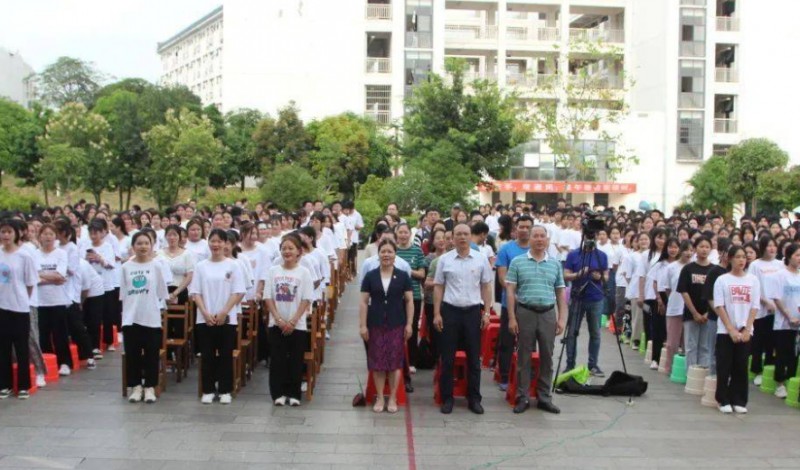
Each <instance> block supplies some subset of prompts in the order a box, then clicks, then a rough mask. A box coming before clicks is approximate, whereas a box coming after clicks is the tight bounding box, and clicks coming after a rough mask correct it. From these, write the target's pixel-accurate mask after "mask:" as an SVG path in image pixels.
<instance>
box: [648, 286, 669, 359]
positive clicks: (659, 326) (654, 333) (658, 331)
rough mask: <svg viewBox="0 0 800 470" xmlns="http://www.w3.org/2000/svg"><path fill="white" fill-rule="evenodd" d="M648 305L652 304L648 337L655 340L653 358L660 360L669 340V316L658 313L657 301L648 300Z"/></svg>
mask: <svg viewBox="0 0 800 470" xmlns="http://www.w3.org/2000/svg"><path fill="white" fill-rule="evenodd" d="M647 305H649V306H650V314H649V317H650V331H649V332H648V333H647V339H648V340H651V341H653V360H654V361H656V362H660V361H661V348H662V347H664V341H666V340H667V317H666V316H665V315H660V314H659V313H658V302H657V301H655V300H648V301H647ZM665 305H666V304H665ZM645 315H647V314H645ZM645 318H647V316H645ZM646 346H647V345H645V347H646Z"/></svg>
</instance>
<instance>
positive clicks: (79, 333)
mask: <svg viewBox="0 0 800 470" xmlns="http://www.w3.org/2000/svg"><path fill="white" fill-rule="evenodd" d="M53 226H54V227H55V229H56V238H57V239H58V244H59V248H61V249H62V250H64V251H65V252H66V253H67V292H68V294H69V297H70V302H71V305H70V306H69V308H68V309H67V329H68V331H69V336H70V338H71V339H72V342H73V343H75V344H76V345H77V346H78V359H79V360H81V361H84V360H85V361H86V368H87V369H89V370H92V369H95V368H96V367H97V365H96V364H95V359H94V356H93V354H92V343H91V339H90V337H89V331H88V329H87V328H86V321H85V319H84V314H83V313H84V312H83V310H81V273H80V261H81V259H80V254H79V253H78V246H77V245H76V241H77V239H76V238H75V229H73V228H72V226H71V225H70V224H69V221H68V220H67V219H60V222H59V220H56V222H55V223H54V224H53ZM37 373H38V371H37Z"/></svg>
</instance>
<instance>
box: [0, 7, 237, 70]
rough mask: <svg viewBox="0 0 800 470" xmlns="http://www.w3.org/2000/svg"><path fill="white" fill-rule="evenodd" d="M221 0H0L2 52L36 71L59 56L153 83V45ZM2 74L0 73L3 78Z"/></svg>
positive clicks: (155, 60) (158, 67)
mask: <svg viewBox="0 0 800 470" xmlns="http://www.w3.org/2000/svg"><path fill="white" fill-rule="evenodd" d="M221 4H222V0H160V1H159V0H24V1H20V0H0V12H2V14H0V47H2V48H4V49H7V50H9V51H11V52H18V53H19V54H20V55H21V56H22V58H23V59H24V60H25V61H26V62H27V63H28V64H29V65H30V66H31V67H33V69H34V70H35V71H37V72H40V71H41V70H42V69H43V68H44V67H45V66H47V65H48V64H51V63H53V62H55V60H56V59H57V58H58V57H61V56H71V57H77V58H80V59H83V60H86V61H90V62H93V63H94V65H95V67H96V68H97V69H98V70H100V71H101V72H104V73H105V74H108V75H111V76H112V77H114V78H116V79H122V78H127V77H139V78H144V79H146V80H149V81H151V82H155V81H157V80H158V77H159V74H160V71H161V64H160V61H159V59H158V54H156V44H157V43H158V42H159V41H165V40H167V39H169V38H170V37H171V36H173V35H174V34H176V33H178V32H179V31H180V30H182V29H183V28H185V27H186V26H189V25H190V24H191V23H193V22H194V21H196V20H198V19H200V18H201V17H203V16H204V15H205V14H207V13H209V12H210V11H211V10H213V9H214V8H216V7H218V6H219V5H221ZM1 72H2V71H0V73H1Z"/></svg>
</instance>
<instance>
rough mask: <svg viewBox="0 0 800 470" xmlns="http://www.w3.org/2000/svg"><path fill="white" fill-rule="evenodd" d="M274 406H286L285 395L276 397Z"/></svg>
mask: <svg viewBox="0 0 800 470" xmlns="http://www.w3.org/2000/svg"><path fill="white" fill-rule="evenodd" d="M274 403H275V406H286V397H278V398H276V399H275V402H274Z"/></svg>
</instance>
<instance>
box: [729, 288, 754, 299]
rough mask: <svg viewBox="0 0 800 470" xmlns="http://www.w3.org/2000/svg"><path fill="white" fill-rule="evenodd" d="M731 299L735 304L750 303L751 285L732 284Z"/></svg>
mask: <svg viewBox="0 0 800 470" xmlns="http://www.w3.org/2000/svg"><path fill="white" fill-rule="evenodd" d="M730 290H731V300H732V301H733V303H735V304H749V303H750V290H751V287H750V286H743V285H742V286H736V285H733V286H730Z"/></svg>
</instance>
